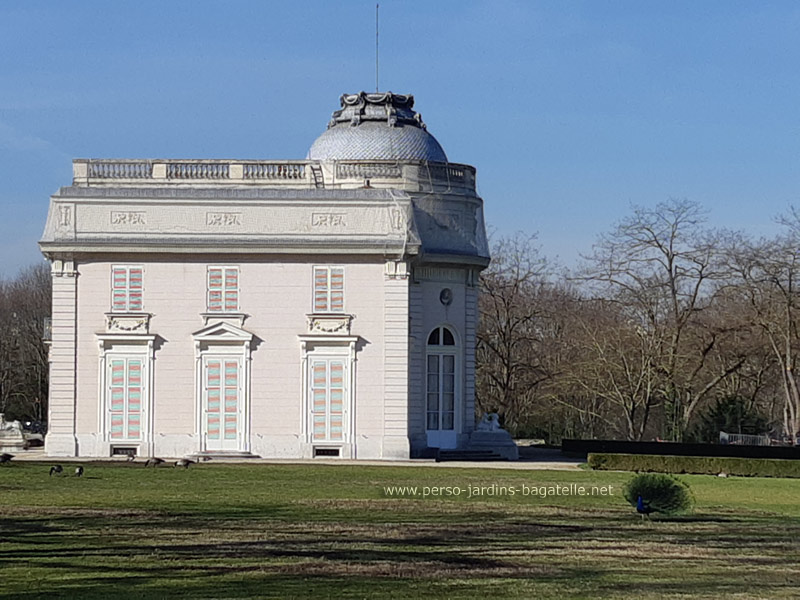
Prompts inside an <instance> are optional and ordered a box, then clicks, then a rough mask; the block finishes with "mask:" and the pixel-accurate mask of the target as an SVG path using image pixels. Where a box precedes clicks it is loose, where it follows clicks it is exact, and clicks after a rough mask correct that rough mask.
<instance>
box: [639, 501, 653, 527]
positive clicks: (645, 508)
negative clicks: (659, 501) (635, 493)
mask: <svg viewBox="0 0 800 600" xmlns="http://www.w3.org/2000/svg"><path fill="white" fill-rule="evenodd" d="M636 512H637V513H639V514H640V515H642V521H644V517H645V515H647V518H648V519H649V518H650V513H651V512H653V507H652V506H650V504H648V503H647V502H645V501H644V498H642V497H641V496H639V497H638V499H637V500H636Z"/></svg>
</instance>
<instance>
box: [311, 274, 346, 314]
mask: <svg viewBox="0 0 800 600" xmlns="http://www.w3.org/2000/svg"><path fill="white" fill-rule="evenodd" d="M314 312H315V313H328V312H334V313H335V312H344V267H314Z"/></svg>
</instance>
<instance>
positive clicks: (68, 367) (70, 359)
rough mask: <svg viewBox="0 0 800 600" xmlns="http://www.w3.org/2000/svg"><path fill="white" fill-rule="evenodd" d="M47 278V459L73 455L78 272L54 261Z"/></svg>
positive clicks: (67, 263)
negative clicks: (50, 300)
mask: <svg viewBox="0 0 800 600" xmlns="http://www.w3.org/2000/svg"><path fill="white" fill-rule="evenodd" d="M51 275H52V277H53V303H52V323H53V325H52V327H53V331H52V344H51V346H50V393H49V415H48V420H47V427H48V432H47V436H46V437H45V451H46V453H47V455H48V456H77V454H78V447H77V439H76V437H75V397H76V379H75V371H76V329H77V319H76V316H77V291H78V277H77V275H78V272H77V269H76V267H75V263H74V262H73V261H72V260H71V259H54V260H53V261H52V263H51Z"/></svg>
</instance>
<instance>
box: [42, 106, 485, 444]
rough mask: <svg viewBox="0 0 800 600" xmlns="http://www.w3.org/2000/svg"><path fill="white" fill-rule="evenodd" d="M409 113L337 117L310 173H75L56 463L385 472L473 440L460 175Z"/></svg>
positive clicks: (474, 262)
mask: <svg viewBox="0 0 800 600" xmlns="http://www.w3.org/2000/svg"><path fill="white" fill-rule="evenodd" d="M413 103H414V100H413V97H412V96H405V95H397V94H391V93H386V94H367V93H363V92H362V93H360V94H354V95H344V96H342V98H341V109H340V110H337V111H336V112H334V114H333V118H332V120H331V122H330V124H329V126H328V129H327V130H326V131H325V132H324V133H323V134H322V135H321V136H320V137H319V138H318V139H317V140H316V141H315V142H314V144H313V145H312V147H311V149H310V151H309V154H308V157H307V158H306V159H305V160H297V161H291V160H277V161H263V160H157V159H153V160H106V159H103V160H94V159H92V160H84V159H80V160H75V161H74V162H73V182H72V185H71V186H68V187H63V188H61V189H60V190H59V191H58V193H56V194H55V195H54V196H52V197H51V200H50V209H49V214H48V219H47V224H46V227H45V232H44V235H43V237H42V240H41V241H40V247H41V249H42V252H43V253H44V254H45V256H46V257H47V258H48V259H49V260H50V261H51V265H52V275H53V314H52V345H51V349H50V413H49V432H48V434H47V437H46V440H45V449H46V452H47V454H48V455H51V456H85V457H107V456H111V455H114V454H125V453H133V454H136V455H139V456H153V455H158V456H169V457H178V456H193V455H198V454H200V455H202V454H209V455H224V456H247V455H253V456H261V457H275V458H312V457H315V456H339V457H343V458H364V459H400V458H408V457H409V456H417V455H420V454H423V453H425V452H426V450H427V449H430V448H458V447H463V446H464V445H465V444H466V442H467V439H468V437H469V434H470V432H471V431H472V430H473V428H474V369H475V354H474V349H475V330H476V325H477V288H476V285H477V281H478V274H479V272H480V270H481V269H483V268H485V267H486V265H487V264H488V262H489V254H488V249H487V242H486V235H485V228H484V221H483V203H482V200H481V199H480V198H479V197H478V196H477V194H476V191H475V170H474V168H472V167H470V166H467V165H461V164H454V163H450V162H448V161H447V157H446V155H445V153H444V151H443V150H442V148H441V146H440V145H439V144H438V142H437V141H436V139H435V138H434V137H433V136H432V135H431V134H430V133H428V132H427V130H426V128H425V125H424V124H423V123H422V120H421V118H420V117H419V115H418V114H417V113H415V112H414V110H413Z"/></svg>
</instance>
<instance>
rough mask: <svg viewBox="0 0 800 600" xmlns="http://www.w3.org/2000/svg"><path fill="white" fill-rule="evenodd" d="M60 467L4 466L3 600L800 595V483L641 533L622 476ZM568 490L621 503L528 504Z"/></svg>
mask: <svg viewBox="0 0 800 600" xmlns="http://www.w3.org/2000/svg"><path fill="white" fill-rule="evenodd" d="M49 467H50V463H30V462H28V463H26V462H18V463H13V462H12V463H10V464H9V465H6V466H0V506H2V507H3V508H2V516H1V517H0V573H1V575H0V598H14V599H26V598H38V597H44V596H47V597H48V598H54V597H70V598H98V599H99V598H103V599H109V598H110V599H119V598H184V597H185V598H257V597H280V598H292V597H297V598H306V597H320V598H327V597H335V598H379V597H387V598H388V597H391V598H415V599H423V598H424V599H427V598H473V599H474V598H478V599H480V598H513V597H518V598H631V599H633V598H662V597H664V598H681V597H683V598H686V597H692V598H700V597H702V598H715V599H718V598H798V597H800V481H798V480H788V479H739V478H729V479H720V478H716V477H709V476H686V477H685V480H686V481H687V482H688V483H689V484H690V486H691V488H692V490H693V492H694V495H695V498H696V500H697V506H696V509H695V511H694V513H693V514H692V515H691V516H687V517H682V518H672V519H667V518H658V517H655V518H654V519H653V520H652V521H651V522H647V521H645V522H642V521H641V520H640V518H639V516H638V515H636V514H635V512H634V511H633V509H632V508H631V507H629V506H628V505H627V504H626V503H625V500H624V499H623V497H622V485H623V484H624V482H625V481H627V480H628V479H629V478H630V476H631V475H630V474H626V473H616V472H592V471H511V470H491V469H482V468H475V469H460V468H426V467H391V466H387V467H371V466H350V465H342V466H329V465H319V464H316V465H313V464H309V465H263V464H259V465H244V464H236V465H222V464H213V463H207V464H203V465H198V466H196V467H193V468H190V469H188V470H182V469H181V470H178V469H174V468H171V467H162V468H159V469H152V468H151V469H145V468H144V467H142V466H137V465H130V464H124V463H105V464H88V465H86V474H85V476H84V477H83V478H77V477H71V476H64V477H57V476H54V477H52V478H51V477H49V476H48V471H49ZM71 471H72V469H71V468H69V466H67V467H65V473H66V472H71ZM570 484H573V485H574V486H584V487H585V488H586V489H587V490H589V489H590V488H591V487H592V486H598V487H599V486H611V494H610V495H607V496H600V495H597V496H567V495H560V496H550V497H546V498H542V497H541V496H540V495H528V496H523V495H522V493H521V492H522V490H523V488H522V486H523V485H525V486H528V487H529V488H532V487H534V486H536V487H541V486H555V485H561V486H569V485H570ZM388 486H417V488H418V490H417V493H418V495H417V496H415V497H408V496H407V497H397V496H389V495H387V492H386V488H387V487H388ZM426 486H427V487H429V488H430V487H433V486H437V487H443V486H451V487H452V488H460V489H461V490H462V491H461V493H460V494H459V495H457V496H456V495H450V496H446V497H444V496H440V497H432V496H430V495H429V496H428V497H425V498H423V497H422V496H421V495H422V493H423V491H424V489H423V488H425V487H426ZM473 486H479V487H481V486H482V487H483V490H481V491H482V492H483V493H482V494H480V495H476V494H474V493H473V495H472V497H471V498H468V497H467V496H468V495H469V493H470V491H474V490H472V488H473ZM492 486H505V487H506V488H509V489H510V488H515V491H516V493H515V494H514V495H513V496H512V495H510V494H509V493H508V492H507V493H506V494H501V495H498V494H495V495H489V492H490V491H491V490H494V491H495V492H497V491H498V490H497V487H492ZM574 489H575V488H574V487H573V490H574ZM450 491H451V493H454V492H455V489H452V490H450Z"/></svg>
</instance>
